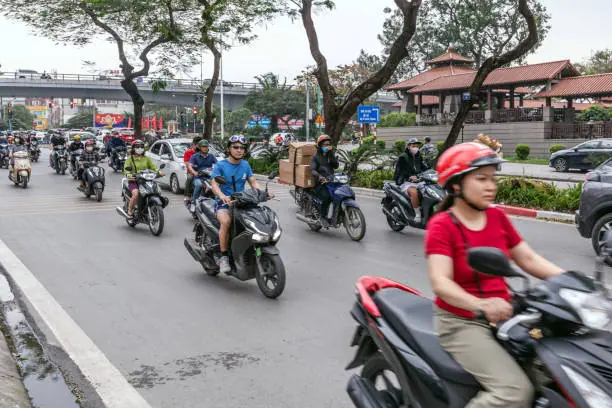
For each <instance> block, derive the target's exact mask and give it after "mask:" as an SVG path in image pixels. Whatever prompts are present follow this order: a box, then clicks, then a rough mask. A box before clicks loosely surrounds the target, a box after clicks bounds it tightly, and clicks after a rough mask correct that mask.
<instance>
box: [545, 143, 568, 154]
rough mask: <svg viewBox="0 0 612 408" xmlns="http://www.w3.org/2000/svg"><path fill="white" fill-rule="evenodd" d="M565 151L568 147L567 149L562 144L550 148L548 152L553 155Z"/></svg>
mask: <svg viewBox="0 0 612 408" xmlns="http://www.w3.org/2000/svg"><path fill="white" fill-rule="evenodd" d="M565 149H567V147H565V146H564V145H562V144H554V145H551V146H550V149H548V151H549V153H550V154H553V153H556V152H558V151H559V150H565Z"/></svg>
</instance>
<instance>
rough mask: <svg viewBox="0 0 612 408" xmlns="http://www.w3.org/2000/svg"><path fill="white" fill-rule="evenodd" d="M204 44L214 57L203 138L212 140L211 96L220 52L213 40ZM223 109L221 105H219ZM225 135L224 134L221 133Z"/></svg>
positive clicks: (207, 91) (206, 102)
mask: <svg viewBox="0 0 612 408" xmlns="http://www.w3.org/2000/svg"><path fill="white" fill-rule="evenodd" d="M206 46H207V47H208V49H209V50H210V52H212V54H213V57H214V69H213V76H212V79H211V80H210V84H208V87H206V100H205V102H204V139H208V140H212V137H213V121H214V116H213V98H214V96H215V88H217V82H218V81H219V72H220V67H221V53H220V52H219V50H218V49H217V47H216V45H215V43H214V41H213V40H210V39H209V40H208V41H206ZM221 109H223V106H221ZM219 120H221V118H219ZM222 136H225V135H222Z"/></svg>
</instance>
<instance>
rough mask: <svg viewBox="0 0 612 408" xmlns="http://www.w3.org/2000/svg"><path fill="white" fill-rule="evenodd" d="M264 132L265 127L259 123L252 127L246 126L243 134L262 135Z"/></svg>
mask: <svg viewBox="0 0 612 408" xmlns="http://www.w3.org/2000/svg"><path fill="white" fill-rule="evenodd" d="M264 132H265V129H264V128H263V127H262V126H260V125H259V124H257V125H255V126H253V127H250V128H247V129H246V131H245V132H244V134H245V135H247V136H262V137H263V134H264Z"/></svg>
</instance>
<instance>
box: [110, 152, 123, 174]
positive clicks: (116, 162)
mask: <svg viewBox="0 0 612 408" xmlns="http://www.w3.org/2000/svg"><path fill="white" fill-rule="evenodd" d="M126 160H127V149H126V148H125V147H116V148H114V149H113V150H112V151H111V160H109V165H110V167H111V168H112V169H113V170H114V171H116V172H117V171H123V166H124V165H125V161H126Z"/></svg>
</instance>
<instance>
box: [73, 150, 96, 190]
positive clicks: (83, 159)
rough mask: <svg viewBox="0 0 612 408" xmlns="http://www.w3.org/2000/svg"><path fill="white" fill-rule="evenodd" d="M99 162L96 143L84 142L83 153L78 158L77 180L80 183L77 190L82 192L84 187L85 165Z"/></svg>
mask: <svg viewBox="0 0 612 408" xmlns="http://www.w3.org/2000/svg"><path fill="white" fill-rule="evenodd" d="M99 162H100V153H98V152H97V151H96V143H95V142H94V141H93V140H88V141H86V142H85V153H83V154H82V155H80V156H79V170H78V171H77V180H79V181H80V182H81V184H80V185H79V187H78V189H79V190H84V189H85V187H86V185H85V174H84V173H85V163H88V164H92V165H96V164H98V163H99Z"/></svg>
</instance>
